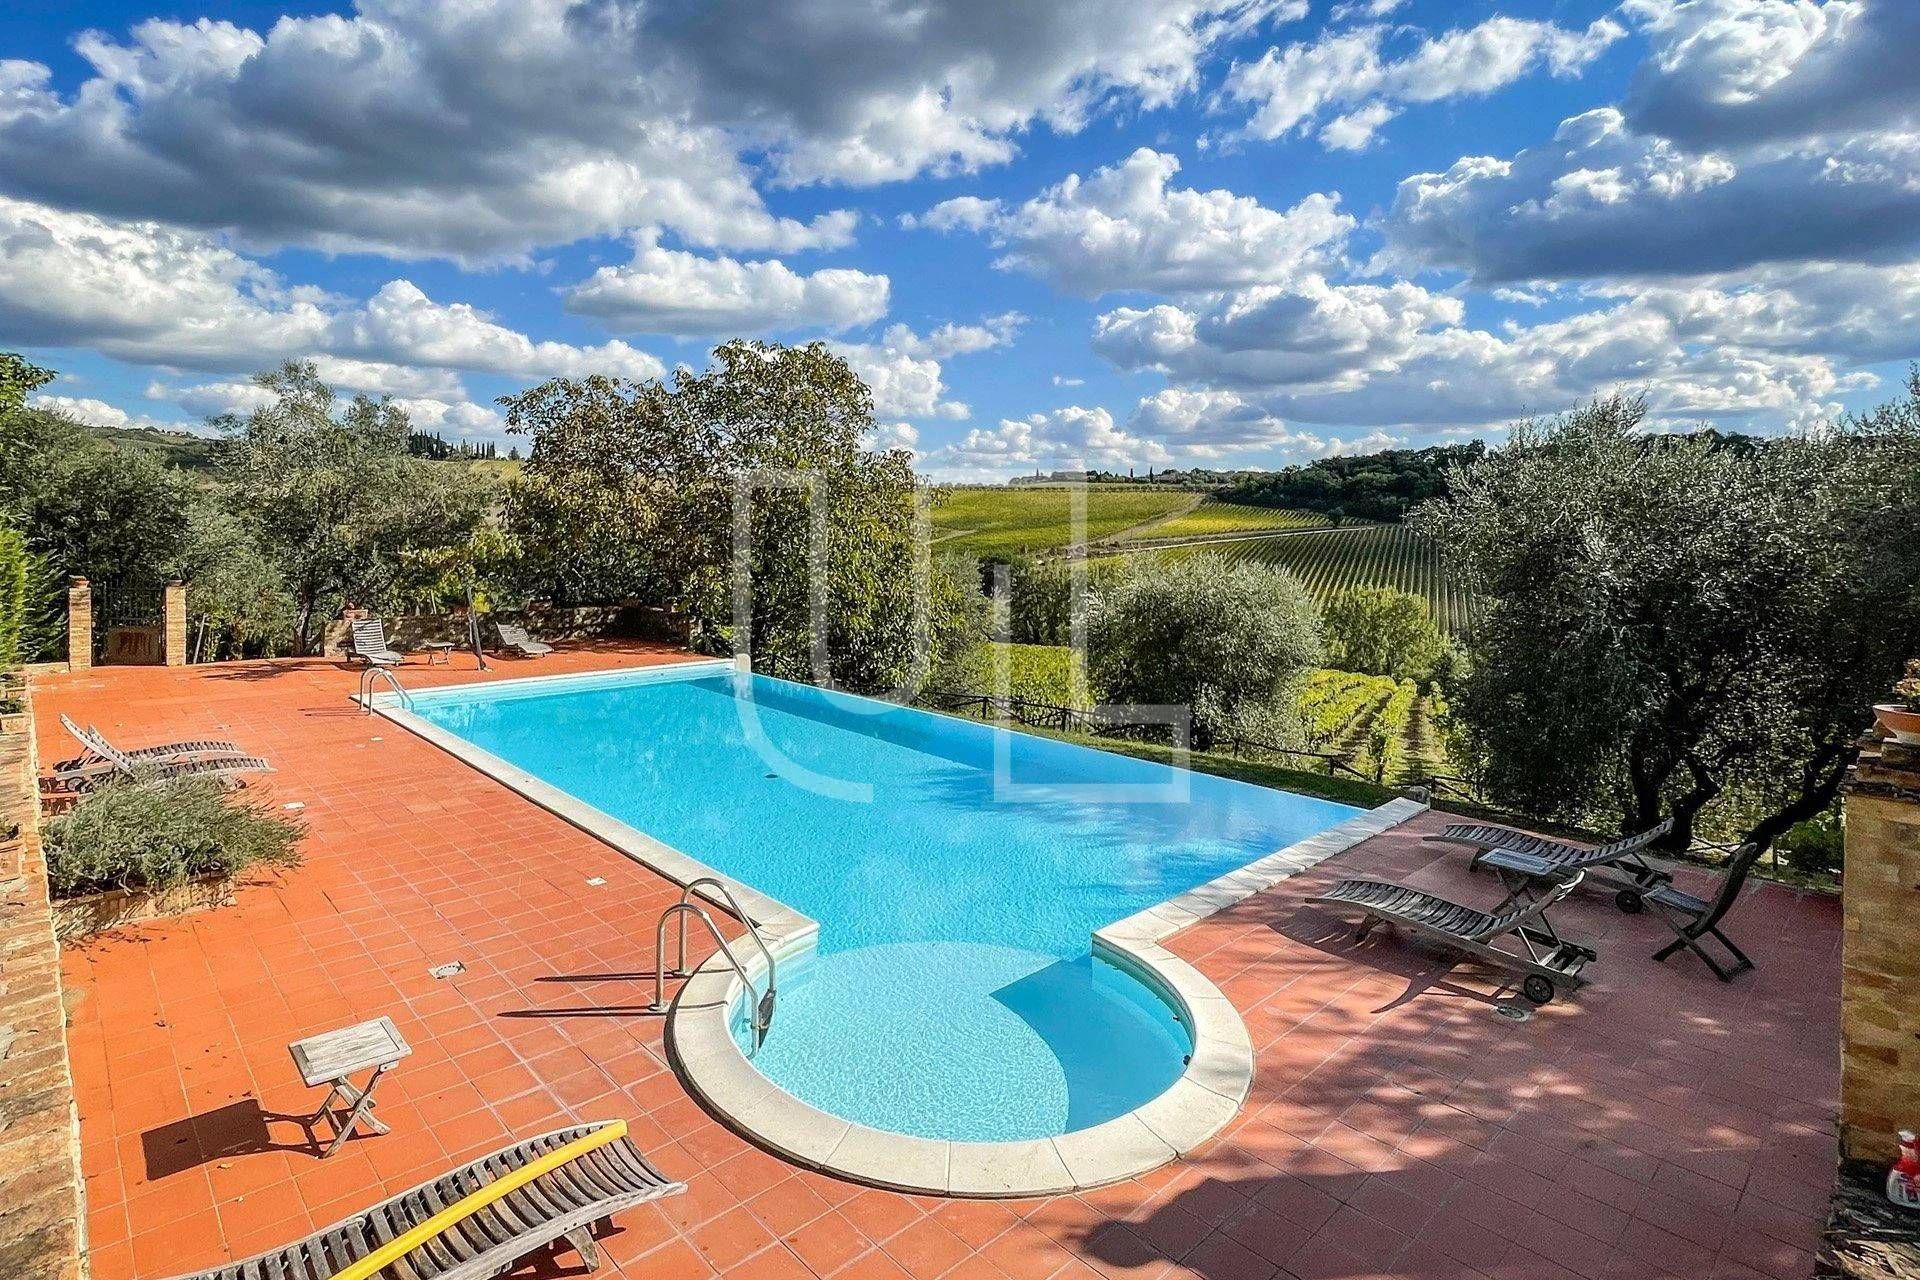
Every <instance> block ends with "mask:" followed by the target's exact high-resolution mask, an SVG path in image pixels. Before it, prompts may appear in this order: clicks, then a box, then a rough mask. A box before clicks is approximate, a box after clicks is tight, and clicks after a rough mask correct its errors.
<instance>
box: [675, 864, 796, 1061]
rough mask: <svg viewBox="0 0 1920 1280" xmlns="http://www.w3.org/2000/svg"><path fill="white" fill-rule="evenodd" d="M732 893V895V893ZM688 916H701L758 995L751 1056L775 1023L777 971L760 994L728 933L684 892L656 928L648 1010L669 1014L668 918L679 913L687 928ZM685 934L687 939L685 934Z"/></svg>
mask: <svg viewBox="0 0 1920 1280" xmlns="http://www.w3.org/2000/svg"><path fill="white" fill-rule="evenodd" d="M724 887H725V886H722V888H723V889H724ZM728 896H729V897H731V895H728ZM688 915H693V916H697V917H698V918H699V919H700V922H701V923H702V924H704V925H706V926H707V932H708V933H709V934H711V935H712V936H713V941H714V944H715V945H716V946H718V947H719V948H720V954H722V955H724V956H725V957H726V958H727V963H728V964H729V965H731V966H732V967H733V972H734V974H735V975H736V976H738V977H739V979H740V983H741V985H742V986H744V987H746V989H747V993H748V994H749V995H752V996H755V997H756V998H755V1000H754V1003H753V1012H752V1014H751V1015H750V1016H749V1018H748V1025H749V1026H750V1027H752V1029H753V1047H752V1048H751V1049H748V1050H747V1051H746V1054H747V1057H749V1058H751V1057H752V1056H753V1055H754V1054H755V1053H756V1052H757V1051H758V1050H759V1048H760V1046H761V1045H762V1044H763V1043H765V1042H766V1038H767V1028H768V1027H769V1026H771V1025H772V1023H773V974H772V972H771V971H769V972H768V975H767V991H766V994H765V995H760V994H759V992H758V990H757V989H756V988H755V987H754V985H753V979H752V977H750V976H749V975H748V973H747V967H746V966H745V965H743V964H741V963H740V957H739V956H737V955H735V954H734V950H733V947H732V946H731V945H729V944H728V942H727V937H726V935H725V934H723V933H721V932H720V926H719V925H717V924H715V923H714V922H713V917H712V916H710V915H708V914H707V909H706V908H705V907H703V906H701V905H700V904H699V903H697V902H694V901H692V900H690V899H689V898H687V897H686V896H684V895H683V896H682V897H681V899H680V901H678V902H675V903H671V904H669V905H668V907H667V909H666V910H665V911H662V912H661V913H660V922H659V924H658V925H657V926H655V928H654V935H653V955H654V963H653V1003H652V1004H650V1005H648V1006H647V1012H648V1013H665V1012H666V1011H667V921H668V920H670V919H672V918H674V917H676V916H678V917H679V918H680V919H681V921H682V928H683V929H684V927H685V924H684V922H685V920H686V917H687V916H688ZM740 919H741V920H742V921H743V922H744V923H745V924H746V926H747V930H748V932H750V933H754V940H755V941H756V942H760V936H759V934H758V933H757V932H754V926H753V921H751V920H749V919H747V917H746V916H745V915H742V916H741V917H740ZM682 936H683V938H684V933H683V935H682ZM681 945H682V948H683V950H682V952H681V957H680V964H681V968H682V969H684V968H685V967H686V953H685V950H684V947H685V943H684V941H683V942H682V944H681ZM760 946H761V949H762V950H765V948H766V943H765V942H760ZM770 959H771V955H769V960H770ZM677 976H684V975H677Z"/></svg>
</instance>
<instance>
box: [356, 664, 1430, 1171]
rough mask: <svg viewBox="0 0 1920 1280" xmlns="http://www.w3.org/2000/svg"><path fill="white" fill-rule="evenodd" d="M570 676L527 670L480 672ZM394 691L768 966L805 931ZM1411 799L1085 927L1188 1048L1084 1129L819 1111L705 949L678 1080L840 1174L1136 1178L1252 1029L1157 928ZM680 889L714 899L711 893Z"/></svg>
mask: <svg viewBox="0 0 1920 1280" xmlns="http://www.w3.org/2000/svg"><path fill="white" fill-rule="evenodd" d="M669 670H671V671H673V672H675V673H680V674H679V678H692V677H693V675H694V673H695V671H696V670H699V671H703V672H713V671H730V670H733V665H732V664H731V663H728V662H724V661H696V662H687V663H679V664H674V665H673V666H672V667H670V668H652V669H651V671H652V672H654V673H656V675H655V678H674V677H672V676H665V675H660V674H657V673H661V672H665V671H669ZM578 679H579V677H573V676H529V677H525V678H523V679H516V680H510V681H500V682H497V683H493V684H489V685H487V686H484V687H486V688H488V689H490V690H491V689H498V688H502V687H507V686H525V685H534V684H538V683H541V682H556V683H557V682H559V681H565V680H578ZM608 682H609V683H612V682H614V681H608ZM471 687H473V686H466V685H448V686H444V688H445V689H448V690H457V689H465V688H471ZM356 700H357V699H356ZM407 701H408V700H407V699H403V698H402V697H401V696H399V695H396V694H393V693H380V694H375V695H374V696H373V698H372V700H371V706H370V709H371V710H373V711H375V712H378V713H379V714H380V715H382V716H384V717H386V718H387V719H389V720H391V721H393V722H394V723H396V724H398V725H400V726H401V727H403V728H405V729H407V730H408V731H409V732H411V733H414V734H416V735H418V736H419V737H421V738H424V739H425V740H426V741H428V742H431V743H433V744H434V745H435V746H437V747H439V748H441V749H442V750H443V751H446V752H447V753H448V754H450V755H452V756H454V757H456V758H458V759H460V760H463V761H465V762H466V763H467V764H469V765H471V766H473V767H474V768H475V769H478V770H479V771H480V772H481V773H484V774H486V775H487V776H489V777H491V778H493V779H494V780H495V781H497V782H500V783H501V784H502V785H504V786H506V787H508V788H509V789H511V790H513V791H516V792H518V793H519V794H521V795H522V796H524V797H526V798H527V799H528V800H531V801H532V802H533V803H534V804H536V805H539V806H540V807H541V808H543V809H545V810H547V811H548V812H549V813H552V814H554V815H555V816H556V817H558V818H561V819H562V820H564V821H566V822H568V823H570V824H572V825H573V826H575V827H578V828H579V829H580V830H582V831H584V832H586V833H587V834H588V835H591V836H593V837H595V838H596V839H598V840H600V841H602V842H603V843H605V844H607V845H609V846H611V847H612V848H614V849H615V850H617V851H619V852H620V853H622V854H624V855H625V856H627V857H629V858H631V859H633V860H634V861H635V862H638V863H640V864H641V865H642V866H644V867H646V868H648V869H649V870H651V871H654V872H656V873H657V874H659V875H661V876H664V877H665V878H666V879H668V880H670V881H672V882H673V883H675V884H678V885H682V886H685V885H687V884H689V883H691V882H693V881H695V880H699V879H703V878H706V877H712V878H713V879H715V880H718V881H719V882H720V883H721V884H723V885H725V886H726V887H727V888H728V889H729V890H731V891H732V893H733V894H734V896H735V897H736V898H737V899H738V900H739V902H740V906H741V909H742V910H743V911H745V912H746V914H747V915H748V917H749V920H750V923H751V924H752V925H753V926H754V927H755V928H756V929H758V930H759V932H760V934H761V936H762V937H763V938H764V939H765V941H766V943H767V946H768V948H769V950H770V951H771V952H772V954H773V957H774V960H775V964H776V967H777V965H778V962H779V961H780V960H781V959H784V958H787V957H791V956H794V955H797V954H799V953H800V952H803V951H805V950H808V949H810V948H812V947H813V946H814V944H815V942H816V940H817V939H818V936H819V932H820V925H819V922H818V921H816V920H814V919H813V918H812V917H810V916H807V915H805V914H803V913H801V912H799V911H796V910H794V909H793V908H791V907H789V906H787V905H786V904H785V903H783V902H781V901H780V900H779V899H777V898H774V897H772V896H771V895H769V894H766V893H763V892H761V891H760V890H758V889H755V888H754V887H753V886H752V885H749V884H747V883H745V882H744V881H740V880H736V879H735V878H734V877H732V876H729V875H727V874H725V873H723V872H721V871H719V870H717V869H716V868H714V867H710V866H708V865H707V864H705V863H703V862H701V861H700V860H699V859H697V858H692V857H689V856H688V855H687V854H684V853H682V852H681V851H679V850H678V849H675V848H673V847H672V846H670V845H667V844H665V843H663V842H662V841H659V840H656V839H654V838H653V837H652V836H649V835H647V834H646V833H645V832H643V831H641V830H639V829H638V828H636V827H633V826H630V825H629V824H627V823H624V822H621V821H620V820H619V819H617V818H614V817H612V816H610V815H609V814H607V813H605V812H603V811H601V810H599V809H596V808H594V807H593V806H591V805H589V804H586V803H584V802H583V801H581V800H579V799H577V798H575V797H574V796H572V795H571V794H569V793H567V792H565V791H563V790H561V789H560V788H558V787H555V786H553V785H552V784H551V783H548V782H545V781H543V780H541V779H540V778H538V777H536V776H534V775H533V774H531V773H528V772H527V771H526V770H524V769H521V768H519V767H518V766H516V765H512V764H509V763H508V762H507V761H505V760H502V759H501V758H500V757H498V756H495V755H493V754H492V753H490V752H488V751H486V750H484V749H482V748H480V747H477V746H475V745H474V744H473V743H471V742H468V741H467V740H466V739H464V738H462V737H460V736H458V735H457V734H454V733H450V732H448V731H447V730H445V729H442V728H440V727H439V726H438V725H435V724H433V723H432V722H430V721H428V720H426V719H425V718H424V717H421V716H419V715H417V714H415V713H414V712H413V711H411V710H409V709H408V706H407V705H406V704H407ZM1090 749H1093V748H1090ZM1426 810H1427V806H1426V805H1425V804H1424V803H1421V802H1419V801H1415V800H1409V799H1396V800H1390V801H1388V802H1387V803H1386V804H1383V805H1380V806H1378V807H1376V808H1373V809H1369V810H1366V811H1364V812H1362V813H1359V814H1357V815H1355V816H1354V817H1352V818H1349V819H1347V820H1346V821H1345V822H1342V823H1340V824H1338V825H1336V826H1333V827H1330V828H1328V829H1327V830H1325V831H1322V832H1319V833H1317V834H1315V835H1312V836H1309V837H1307V838H1306V839H1305V840H1301V841H1298V842H1296V843H1294V844H1291V845H1288V846H1286V847H1285V848H1283V849H1278V850H1275V851H1274V852H1273V853H1270V854H1267V855H1266V856H1264V857H1261V858H1257V859H1255V860H1254V861H1252V862H1250V863H1247V864H1246V865H1245V866H1242V867H1240V868H1237V869H1236V870H1233V871H1230V872H1227V873H1226V874H1224V875H1221V876H1218V877H1216V878H1215V879H1213V880H1210V881H1207V882H1206V883H1205V884H1201V885H1196V886H1195V887H1193V888H1191V889H1188V890H1186V891H1185V892H1183V893H1179V894H1175V895H1174V896H1173V897H1171V898H1168V899H1167V900H1166V901H1164V902H1160V903H1156V904H1154V905H1153V906H1150V907H1147V908H1145V909H1143V910H1141V911H1137V912H1135V913H1134V914H1133V915H1130V916H1127V917H1124V918H1123V919H1120V920H1116V921H1114V922H1113V923H1112V924H1109V925H1104V926H1102V927H1101V928H1099V929H1097V930H1095V931H1094V933H1093V950H1094V951H1095V953H1097V954H1099V955H1100V956H1101V957H1102V958H1103V959H1106V960H1108V961H1109V962H1111V963H1113V964H1115V965H1118V966H1119V967H1121V968H1124V969H1126V970H1127V971H1128V972H1129V973H1131V974H1133V975H1134V976H1135V977H1137V978H1139V979H1140V980H1141V981H1142V982H1144V983H1146V984H1147V985H1148V986H1150V987H1152V988H1154V989H1155V990H1156V991H1157V992H1158V993H1159V994H1160V995H1161V997H1162V998H1163V999H1165V1000H1166V1001H1167V1002H1168V1003H1169V1004H1171V1005H1172V1006H1173V1008H1174V1009H1175V1011H1176V1013H1177V1015H1178V1017H1179V1018H1180V1020H1181V1021H1182V1022H1184V1023H1185V1024H1186V1026H1187V1027H1188V1028H1189V1030H1190V1031H1191V1032H1192V1035H1193V1053H1192V1055H1191V1056H1190V1057H1189V1059H1188V1062H1187V1066H1186V1070H1185V1071H1183V1072H1182V1073H1181V1075H1180V1076H1179V1078H1178V1079H1176V1080H1175V1081H1174V1083H1173V1084H1172V1085H1171V1086H1169V1087H1168V1088H1167V1089H1166V1090H1165V1091H1163V1092H1162V1093H1161V1094H1159V1095H1158V1096H1157V1097H1155V1098H1153V1099H1151V1100H1149V1101H1148V1102H1146V1103H1144V1104H1143V1105H1141V1106H1140V1107H1137V1108H1135V1109H1134V1110H1132V1111H1129V1112H1125V1113H1123V1114H1121V1115H1119V1116H1115V1117H1114V1118H1113V1119H1111V1120H1107V1121H1104V1122H1102V1123H1100V1124H1097V1125H1094V1126H1092V1127H1090V1128H1087V1129H1079V1130H1075V1131H1074V1132H1072V1133H1066V1134H1060V1135H1057V1136H1054V1137H1047V1138H1030V1139H1024V1140H1018V1141H1011V1142H963V1141H948V1140H944V1139H934V1138H924V1137H916V1136H913V1135H910V1134H901V1133H891V1132H887V1131H885V1130H880V1129H873V1128H870V1127H868V1126H866V1125H862V1124H857V1123H855V1122H853V1121H850V1120H847V1119H845V1118H844V1117H841V1116H836V1115H833V1114H831V1113H829V1112H826V1111H822V1110H821V1109H819V1108H818V1107H815V1106H813V1105H811V1104H809V1103H807V1102H804V1101H802V1100H801V1099H800V1098H797V1097H795V1096H794V1095H793V1094H791V1093H788V1092H787V1091H786V1090H784V1089H782V1088H781V1087H780V1086H779V1085H777V1084H775V1083H774V1082H773V1081H772V1080H770V1079H768V1078H767V1077H766V1076H764V1075H762V1074H761V1073H760V1072H759V1071H758V1070H757V1069H756V1068H755V1067H754V1066H753V1064H752V1062H751V1061H750V1059H749V1058H748V1056H747V1053H746V1052H745V1050H743V1049H742V1047H741V1045H740V1042H739V1039H738V1038H736V1035H735V1030H734V1025H733V1010H734V1009H735V1008H736V1007H737V1006H738V1004H739V1001H740V998H741V996H742V995H743V994H744V990H745V989H744V987H743V984H742V982H741V979H740V976H739V975H738V974H737V973H735V971H734V969H733V967H732V964H731V963H730V962H729V960H728V958H727V956H726V954H725V953H724V952H721V951H716V952H714V954H713V955H711V956H709V957H708V958H707V960H706V961H705V962H704V963H703V964H701V965H700V966H699V968H697V969H696V970H695V971H694V972H693V973H692V975H690V976H689V977H688V978H687V979H686V981H685V982H684V983H683V984H682V985H681V988H680V991H679V993H678V995H677V996H676V997H675V998H674V1000H673V1003H672V1007H671V1010H670V1012H669V1014H668V1017H667V1027H666V1045H667V1051H668V1059H669V1061H670V1062H671V1063H672V1065H673V1067H674V1069H675V1071H677V1072H678V1073H679V1075H680V1077H681V1079H682V1080H683V1081H684V1082H685V1083H686V1085H687V1087H688V1088H689V1089H690V1090H691V1091H692V1092H693V1093H694V1095H695V1096H696V1097H697V1098H699V1099H700V1101H701V1102H702V1103H703V1104H704V1105H705V1106H706V1107H707V1109H708V1110H709V1111H711V1112H712V1113H713V1114H714V1115H715V1116H717V1117H718V1118H719V1119H720V1120H722V1121H723V1122H724V1123H726V1124H727V1125H728V1126H729V1127H731V1128H733V1129H734V1130H736V1131H737V1132H739V1133H740V1134H742V1135H743V1136H745V1137H746V1138H748V1139H749V1140H751V1141H753V1142H755V1143H757V1144H759V1145H760V1146H762V1147H765V1148H767V1149H769V1150H771V1151H774V1152H776V1153H778V1154H780V1155H782V1156H784V1157H786V1158H787V1159H789V1160H792V1161H793V1162H795V1163H797V1164H800V1165H803V1166H805V1167H807V1168H811V1169H817V1170H820V1171H822V1172H824V1173H830V1174H833V1175H836V1176H838V1177H843V1178H846V1179H848V1180H849V1181H853V1182H858V1183H862V1184H865V1185H869V1186H876V1187H885V1188H888V1189H891V1190H896V1191H907V1192H915V1193H919V1194H927V1195H945V1196H966V1197H1022V1196H1038V1195H1057V1194H1062V1193H1066V1192H1072V1191H1082V1190H1087V1189H1090V1188H1093V1187H1099V1186H1104V1185H1106V1184H1108V1183H1112V1182H1119V1181H1122V1180H1124V1179H1127V1178H1132V1177H1137V1176H1139V1175H1140V1174H1143V1173H1147V1172H1149V1171H1151V1170H1153V1169H1156V1168H1158V1167H1160V1166H1161V1165H1164V1164H1166V1163H1167V1162H1168V1161H1170V1160H1174V1159H1177V1158H1178V1157H1180V1156H1183V1155H1185V1154H1186V1153H1187V1152H1189V1151H1192V1150H1193V1149H1194V1148H1195V1147H1198V1146H1199V1145H1200V1144H1202V1143H1204V1142H1206V1141H1207V1140H1208V1139H1210V1138H1212V1137H1213V1136H1214V1135H1215V1134H1217V1133H1218V1132H1219V1131H1220V1130H1221V1129H1223V1128H1225V1127H1226V1125H1227V1124H1228V1123H1229V1122H1230V1121H1232V1119H1233V1117H1234V1116H1235V1115H1237V1114H1238V1113H1239V1110H1240V1107H1241V1104H1242V1103H1244V1102H1245V1101H1246V1098H1247V1094H1248V1093H1249V1091H1250V1090H1251V1089H1252V1086H1253V1063H1254V1054H1253V1044H1252V1041H1251V1039H1250V1038H1249V1037H1248V1035H1247V1029H1246V1024H1245V1023H1244V1022H1243V1021H1242V1020H1241V1017H1240V1014H1239V1012H1238V1011H1237V1010H1236V1009H1235V1008H1234V1007H1233V1005H1232V1003H1231V1002H1230V1001H1229V1000H1228V999H1227V998H1226V996H1225V995H1223V994H1222V993H1221V991H1220V989H1219V988H1218V987H1217V986H1215V985H1214V984H1213V983H1212V982H1211V981H1209V980H1208V979H1207V978H1206V977H1205V976H1203V975H1202V974H1201V973H1200V971H1199V970H1198V969H1196V968H1194V967H1193V966H1192V965H1191V964H1188V963H1187V962H1186V961H1185V960H1182V959H1181V958H1180V957H1178V956H1176V955H1175V954H1173V952H1171V951H1169V950H1168V949H1167V948H1166V947H1164V946H1163V945H1161V944H1162V942H1163V941H1164V940H1165V939H1167V938H1169V937H1171V936H1172V935H1174V934H1176V933H1179V932H1181V931H1182V930H1184V929H1186V928H1188V927H1190V926H1192V925H1194V924H1196V923H1198V922H1199V921H1201V920H1204V919H1206V918H1207V917H1208V916H1211V915H1213V914H1215V913H1216V912H1219V911H1223V910H1226V909H1227V908H1228V907H1231V906H1233V905H1234V904H1236V903H1238V902H1242V901H1244V900H1245V899H1247V898H1250V897H1252V896H1253V895H1254V894H1256V893H1259V892H1261V891H1263V890H1265V889H1269V888H1272V887H1273V886H1274V885H1276V884H1279V883H1280V882H1281V881H1283V880H1286V879H1288V878H1289V877H1292V876H1295V875H1298V874H1299V873H1300V872H1302V871H1306V870H1308V869H1310V868H1312V867H1315V866H1318V865H1319V864H1320V863H1322V862H1324V861H1326V860H1327V859H1328V858H1331V857H1333V856H1334V855H1336V854H1339V853H1342V852H1345V851H1346V850H1348V849H1351V848H1352V847H1353V846H1355V845H1357V844H1359V843H1361V842H1362V841H1364V840H1368V839H1371V838H1372V837H1374V836H1376V835H1379V834H1380V833H1381V832H1383V831H1386V830H1388V829H1389V828H1392V827H1395V826H1398V825H1400V824H1401V823H1403V822H1406V821H1408V820H1409V819H1411V818H1414V817H1416V816H1418V815H1419V814H1421V813H1424V812H1426ZM694 892H695V893H697V894H699V895H700V896H701V897H702V898H705V899H707V900H708V901H709V902H711V903H712V904H713V905H715V906H719V907H721V908H722V909H726V903H725V901H724V900H723V899H722V898H721V897H720V896H719V895H717V894H712V893H710V892H708V891H706V890H704V889H696V890H694ZM741 964H742V966H743V967H744V968H745V969H746V971H747V977H748V979H749V980H750V981H751V983H752V984H753V985H754V986H756V987H757V986H758V984H759V982H760V980H761V978H762V977H763V976H764V973H765V969H766V963H765V960H764V959H763V958H762V957H761V956H760V955H759V953H758V952H757V950H754V949H752V948H749V949H747V953H746V954H745V955H743V956H742V957H741Z"/></svg>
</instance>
